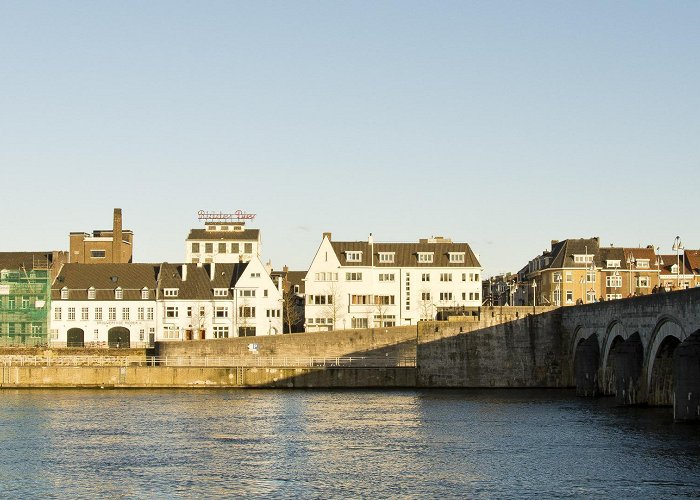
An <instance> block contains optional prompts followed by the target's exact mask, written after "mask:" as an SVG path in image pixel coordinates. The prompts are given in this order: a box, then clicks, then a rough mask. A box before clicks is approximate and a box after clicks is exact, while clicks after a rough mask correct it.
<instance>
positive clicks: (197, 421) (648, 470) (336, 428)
mask: <svg viewBox="0 0 700 500" xmlns="http://www.w3.org/2000/svg"><path fill="white" fill-rule="evenodd" d="M0 446H1V448H2V449H1V450H0V497H1V498H37V497H41V498H103V497H118V498H193V497H194V498H211V497H265V498H289V497H303V498H348V497H368V498H370V497H371V498H389V497H391V498H396V497H401V498H481V497H484V498H504V497H519V498H522V497H537V498H540V497H560V496H583V497H598V498H600V497H604V498H622V497H625V498H629V497H639V498H642V497H644V498H651V497H656V498H658V497H668V496H673V495H681V496H698V495H700V426H696V425H691V424H674V423H672V415H671V410H670V409H669V408H664V409H629V408H617V407H615V406H613V405H612V402H611V401H610V400H608V399H600V400H588V399H579V398H576V397H575V396H574V395H573V393H572V392H569V391H533V390H491V391H485V390H481V391H463V390H459V391H456V390H450V391H446V390H431V391H427V390H426V391H420V390H407V391H358V390H353V391H320V390H319V391H316V390H308V391H304V390H288V391H277V390H153V391H152V390H51V391H48V390H46V391H44V390H21V391H17V390H4V391H0Z"/></svg>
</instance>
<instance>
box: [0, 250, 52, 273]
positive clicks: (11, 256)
mask: <svg viewBox="0 0 700 500" xmlns="http://www.w3.org/2000/svg"><path fill="white" fill-rule="evenodd" d="M46 259H48V261H49V263H51V262H52V260H53V252H0V269H26V270H30V269H32V268H33V266H34V263H35V262H40V261H44V262H45V261H46Z"/></svg>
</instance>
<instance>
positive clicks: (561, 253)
mask: <svg viewBox="0 0 700 500" xmlns="http://www.w3.org/2000/svg"><path fill="white" fill-rule="evenodd" d="M599 250H600V240H599V239H598V238H580V239H568V240H563V241H560V242H558V243H555V244H554V245H553V246H552V255H553V258H552V262H551V263H550V265H549V267H550V268H556V269H558V268H564V267H585V264H584V263H582V262H576V263H575V262H574V255H585V254H588V255H593V262H594V263H595V265H596V266H602V265H603V263H602V262H601V258H600V251H599Z"/></svg>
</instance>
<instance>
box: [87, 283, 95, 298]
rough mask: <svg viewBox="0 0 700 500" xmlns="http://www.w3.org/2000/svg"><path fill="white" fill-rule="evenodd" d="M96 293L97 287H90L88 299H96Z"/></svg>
mask: <svg viewBox="0 0 700 500" xmlns="http://www.w3.org/2000/svg"><path fill="white" fill-rule="evenodd" d="M95 295H96V292H95V287H94V286H91V287H90V288H88V300H95Z"/></svg>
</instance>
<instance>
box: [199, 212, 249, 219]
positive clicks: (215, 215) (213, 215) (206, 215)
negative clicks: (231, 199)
mask: <svg viewBox="0 0 700 500" xmlns="http://www.w3.org/2000/svg"><path fill="white" fill-rule="evenodd" d="M197 218H198V219H199V220H204V221H228V220H239V221H241V220H253V219H255V214H249V213H246V212H244V211H242V210H236V211H235V212H234V213H232V214H230V213H224V212H207V211H206V210H200V211H199V212H197Z"/></svg>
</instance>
